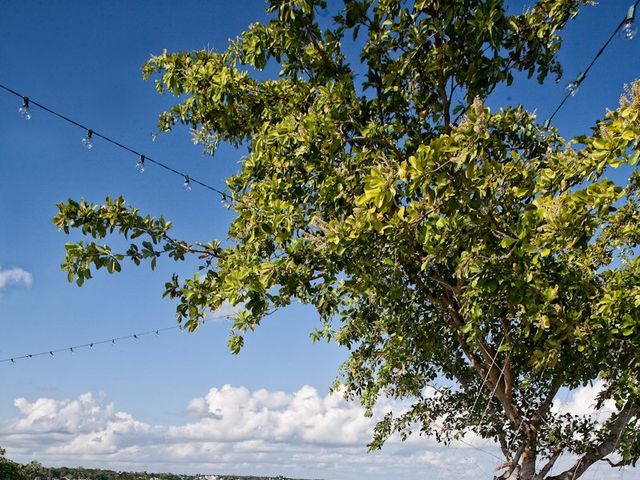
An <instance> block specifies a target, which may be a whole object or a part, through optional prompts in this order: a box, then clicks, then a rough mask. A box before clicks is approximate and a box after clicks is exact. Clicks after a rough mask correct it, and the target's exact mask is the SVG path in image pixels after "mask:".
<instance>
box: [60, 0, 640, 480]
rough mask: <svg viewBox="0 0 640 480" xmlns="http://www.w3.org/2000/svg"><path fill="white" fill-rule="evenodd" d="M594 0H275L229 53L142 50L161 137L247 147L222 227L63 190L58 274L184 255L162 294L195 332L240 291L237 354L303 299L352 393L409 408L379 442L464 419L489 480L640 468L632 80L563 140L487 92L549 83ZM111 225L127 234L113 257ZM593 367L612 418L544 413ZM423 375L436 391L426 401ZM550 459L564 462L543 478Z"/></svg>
mask: <svg viewBox="0 0 640 480" xmlns="http://www.w3.org/2000/svg"><path fill="white" fill-rule="evenodd" d="M586 3H589V2H588V1H587V0H539V1H538V2H537V3H536V4H535V5H534V6H533V7H531V8H530V9H528V10H527V11H525V12H524V13H518V14H509V13H508V12H507V11H506V7H505V5H504V2H503V1H502V0H415V1H410V0H379V1H377V2H375V1H373V0H344V4H343V5H342V6H341V11H340V12H338V13H336V12H332V14H333V13H336V15H335V16H333V17H327V16H326V15H324V14H325V13H326V5H325V2H324V1H323V0H270V2H269V7H268V10H269V13H270V19H269V21H268V22H266V23H255V24H253V25H251V26H250V27H249V28H248V30H247V31H246V32H244V33H243V34H242V35H241V36H240V37H239V38H238V39H237V40H236V41H233V42H232V43H231V44H230V45H229V48H228V49H227V50H226V51H224V52H221V53H217V52H212V51H208V50H207V51H196V52H188V53H173V54H172V53H167V52H165V53H163V54H161V55H158V56H153V57H152V58H151V59H150V60H149V62H148V63H147V64H146V65H145V66H144V69H143V73H144V77H145V78H150V77H153V78H155V79H156V88H157V89H158V91H159V92H169V93H171V94H172V95H175V96H176V97H179V98H180V101H179V103H178V104H177V105H176V106H175V107H173V108H172V109H170V110H169V111H167V112H166V113H164V114H163V115H162V116H161V118H160V128H161V129H162V130H171V128H172V127H173V126H174V125H176V124H184V125H187V126H189V127H191V128H192V129H193V135H194V139H195V140H196V141H198V142H200V143H202V144H203V145H204V146H205V147H206V148H207V149H208V150H210V151H211V152H213V151H214V150H215V149H216V147H217V146H218V144H219V143H220V142H226V143H229V144H232V145H235V146H237V147H239V148H241V149H245V148H246V149H247V150H248V153H247V154H246V155H245V156H244V157H243V158H242V162H241V166H240V168H239V171H238V173H237V174H236V175H234V176H232V177H230V178H228V179H227V191H226V200H227V202H228V203H229V206H230V208H231V209H233V210H234V212H235V214H236V216H235V219H234V221H233V222H232V224H231V225H230V228H229V235H228V239H224V241H223V242H218V241H214V242H211V243H208V242H202V243H198V244H188V243H186V242H183V241H180V240H179V239H175V238H173V237H171V236H170V234H169V230H170V227H171V225H170V223H168V222H166V221H165V220H163V219H162V218H159V219H156V218H153V217H149V216H143V215H141V214H140V213H139V212H138V210H136V209H134V208H133V207H131V206H129V205H128V204H127V203H126V202H125V201H124V200H123V199H122V198H119V199H107V201H106V202H105V203H104V204H103V205H95V204H92V203H87V202H85V201H74V200H69V201H68V202H67V203H63V204H60V205H59V213H58V215H57V216H56V218H55V223H56V225H57V226H58V228H60V229H63V230H64V231H66V232H69V231H70V229H80V230H81V231H82V232H83V233H84V234H85V235H87V236H88V237H92V238H89V239H88V240H87V241H83V242H76V243H71V244H68V245H67V256H66V260H65V262H64V264H63V268H64V269H65V270H66V271H67V272H68V275H69V279H70V280H76V281H77V282H78V283H79V284H81V283H82V282H83V281H84V280H85V279H87V278H89V277H90V276H91V274H92V272H93V270H95V269H99V268H101V267H106V268H107V269H108V270H109V271H110V272H113V271H119V270H120V268H121V262H122V261H123V260H125V259H130V260H132V261H133V262H135V263H136V264H139V263H141V262H142V261H145V260H151V261H152V262H153V263H154V264H155V261H156V259H157V258H158V257H160V256H162V255H163V254H166V255H168V256H170V257H172V258H174V259H176V260H181V259H183V258H185V256H188V255H194V256H197V257H198V258H199V259H200V262H201V267H200V269H199V270H200V271H199V272H198V273H197V274H196V275H194V277H193V278H189V279H180V278H178V277H176V276H174V278H173V279H172V280H171V281H169V282H168V283H167V285H166V292H165V294H166V295H168V296H169V297H171V298H174V299H176V300H177V316H178V321H180V322H184V325H185V326H186V327H187V328H189V329H191V330H195V329H196V328H197V327H198V325H199V323H200V322H201V320H202V319H203V318H204V317H205V315H207V312H209V311H212V310H216V309H217V308H218V307H220V305H222V304H223V302H225V301H228V302H230V303H231V304H233V305H238V306H242V307H243V308H242V310H241V312H240V313H238V314H237V316H236V318H235V321H234V323H233V331H232V333H231V337H230V341H229V345H230V347H231V349H232V350H233V351H234V352H238V351H239V350H240V349H241V347H242V343H243V335H245V334H247V332H248V331H249V330H253V329H254V328H256V326H257V325H258V324H259V323H260V322H261V321H262V320H263V319H264V317H265V316H266V315H267V314H268V313H270V312H271V311H273V310H274V309H278V308H282V307H285V306H286V305H288V304H290V303H291V302H292V301H294V300H298V301H301V302H303V303H309V304H312V305H313V306H314V307H315V308H316V309H317V312H318V314H319V318H320V320H321V323H320V324H319V329H318V330H317V331H316V332H314V336H315V338H327V339H331V340H335V341H336V342H337V343H338V344H340V345H342V346H344V347H346V348H347V349H348V351H349V354H350V355H349V357H348V360H347V361H346V363H345V365H344V368H343V369H342V370H341V372H340V374H339V377H338V381H339V382H340V383H341V384H342V385H343V391H344V392H345V395H347V396H348V397H349V398H359V399H360V400H361V401H362V402H363V404H364V405H365V406H366V407H369V408H370V407H372V406H373V405H374V404H375V403H376V400H377V399H378V398H379V397H380V396H381V395H386V396H391V397H396V398H403V399H407V400H409V401H410V404H411V407H410V408H409V409H408V410H406V411H402V412H395V413H394V414H392V413H390V414H389V415H388V416H387V417H385V418H384V419H383V420H382V421H381V422H380V423H379V424H378V426H377V428H376V429H375V432H374V437H373V440H372V443H371V448H379V447H380V446H381V445H382V444H383V442H384V440H385V439H386V438H387V437H388V436H389V435H391V434H394V433H399V434H400V435H402V436H406V435H408V434H410V433H411V432H414V431H415V432H419V433H421V434H426V435H433V436H435V437H436V438H437V439H438V440H439V441H442V442H449V441H451V440H452V439H453V438H459V437H460V436H461V435H463V434H465V433H469V432H473V433H475V434H476V435H479V436H481V437H483V438H486V439H493V440H494V441H495V442H496V443H497V444H498V445H499V446H500V447H501V449H502V452H503V454H504V460H505V461H504V464H503V465H502V469H501V470H500V471H499V472H498V473H497V474H496V475H497V477H498V478H509V477H515V478H518V479H521V480H533V479H553V480H565V479H566V480H568V479H577V478H579V477H580V476H582V475H583V474H584V472H585V471H586V470H587V469H588V468H589V467H591V466H592V465H593V464H594V463H596V462H599V461H609V463H611V464H614V463H616V464H618V465H629V464H634V463H635V461H636V460H637V459H638V457H639V456H640V425H639V424H638V417H639V415H638V413H639V409H640V382H639V377H638V372H640V349H639V347H640V259H639V258H638V255H637V251H638V250H637V247H638V242H639V241H640V223H639V222H638V220H639V213H640V212H639V208H640V206H639V201H640V199H639V198H638V192H639V189H640V174H639V173H638V171H637V170H636V169H635V167H634V165H635V163H636V161H637V159H638V148H637V147H638V142H639V140H640V122H639V118H640V117H639V116H640V84H635V85H633V86H632V87H630V89H629V91H628V92H627V95H626V96H624V97H623V98H622V100H621V103H620V106H619V108H617V110H615V111H612V112H610V113H608V114H607V115H606V117H605V118H604V119H603V120H602V121H600V122H598V124H597V125H595V126H594V128H593V131H592V132H591V134H589V135H587V136H583V137H579V138H575V139H573V140H571V141H565V140H564V139H562V138H561V137H560V136H559V135H558V132H557V131H556V130H555V129H553V128H545V127H544V126H542V125H541V124H540V123H539V122H538V121H537V120H536V118H535V116H534V115H533V114H531V113H528V112H527V111H525V110H524V109H523V108H522V107H521V106H506V107H505V108H504V109H501V110H499V111H495V112H492V111H490V110H489V109H488V108H487V107H486V106H485V105H484V99H485V98H486V97H487V96H488V95H490V93H491V92H492V91H493V90H494V88H495V87H496V86H498V85H500V84H503V83H504V84H510V83H511V81H512V79H513V76H514V75H515V74H517V73H518V72H525V73H526V74H528V76H529V77H535V78H536V79H537V81H539V82H542V81H544V80H545V79H546V78H547V77H548V76H550V75H554V76H558V75H560V73H561V70H560V65H559V64H558V62H557V60H556V53H557V51H558V49H559V47H560V36H559V31H560V30H561V29H562V28H563V27H564V26H565V24H566V22H567V21H568V20H569V19H570V18H571V17H572V16H573V15H575V14H576V13H577V10H578V8H579V7H581V6H582V5H583V4H586ZM319 14H323V15H322V16H320V15H319ZM319 20H320V22H319ZM321 25H322V26H321ZM354 51H356V57H354V58H352V57H350V56H349V53H348V52H352V53H353V52H354ZM273 67H275V68H278V69H279V70H280V71H279V74H278V75H276V76H275V78H272V79H268V80H264V79H262V80H261V79H258V78H264V74H260V75H256V72H257V71H259V70H262V69H265V68H268V69H270V71H271V69H272V68H273ZM616 167H622V168H620V169H619V171H620V172H622V173H621V174H620V175H619V176H618V177H616V178H622V179H623V181H618V182H617V183H614V182H613V181H612V180H611V179H610V178H611V177H610V176H608V172H609V171H610V170H611V169H613V168H616ZM110 234H116V235H120V236H124V237H126V238H128V239H130V243H131V246H130V247H129V248H128V249H126V250H124V251H121V252H116V251H113V250H112V249H111V248H109V247H108V246H107V245H104V244H103V243H102V242H103V239H104V238H105V237H107V236H109V235H110ZM143 240H144V241H143ZM597 378H600V379H602V380H603V382H604V389H603V390H602V392H601V393H600V395H599V397H598V407H600V406H602V404H603V402H605V401H607V400H612V401H614V402H615V406H616V408H615V409H614V411H613V413H609V414H607V418H606V419H605V420H604V421H601V422H599V423H596V422H595V421H594V420H593V419H592V417H589V416H584V415H583V416H578V415H572V414H569V413H564V414H561V413H558V412H557V410H555V409H552V408H551V407H552V404H553V402H554V399H555V398H556V396H557V394H558V392H559V391H560V389H573V388H576V387H579V386H581V385H585V384H587V383H588V382H590V381H592V380H594V379H597ZM434 382H435V383H440V384H441V385H442V384H445V385H448V386H447V387H446V388H440V389H438V392H437V394H435V395H433V394H427V391H428V389H427V388H426V387H427V386H428V385H430V384H432V383H434ZM484 405H488V408H487V409H486V410H485V409H484V408H483V407H482V406H484ZM562 455H567V456H568V458H569V459H572V458H573V459H575V463H574V461H573V460H571V462H570V464H569V465H570V466H569V467H567V468H566V470H564V471H559V472H555V473H554V471H553V467H554V464H555V462H556V460H557V459H558V458H559V457H560V456H562ZM555 470H562V469H558V468H556V469H555Z"/></svg>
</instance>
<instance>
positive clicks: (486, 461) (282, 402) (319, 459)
mask: <svg viewBox="0 0 640 480" xmlns="http://www.w3.org/2000/svg"><path fill="white" fill-rule="evenodd" d="M597 388H598V385H596V386H595V387H593V388H592V387H585V389H581V390H579V391H577V392H574V394H573V395H572V397H571V400H570V401H569V403H566V404H564V405H561V407H560V408H562V409H571V410H573V411H575V412H578V411H580V412H584V413H588V411H589V408H590V404H591V403H592V402H593V398H594V397H595V394H596V393H597V392H596V390H597ZM14 406H15V408H16V410H17V414H16V416H15V417H14V418H10V419H5V420H0V445H2V446H3V447H6V448H7V450H8V454H9V456H10V457H12V458H14V459H16V460H19V461H29V460H31V459H34V458H35V459H38V460H40V461H42V462H43V463H44V464H46V465H68V466H80V465H82V466H96V467H104V468H111V469H115V470H147V471H173V472H177V473H209V474H224V473H228V474H230V473H236V474H247V475H250V474H260V475H272V476H275V475H285V476H289V477H305V478H325V479H332V480H356V479H362V478H367V479H374V480H382V479H385V480H387V479H389V478H398V479H403V480H418V479H421V480H423V479H425V478H429V479H450V478H458V479H469V480H471V479H476V478H491V475H492V473H494V470H495V468H496V467H497V466H498V464H499V463H500V462H499V461H498V460H497V459H496V458H494V457H492V456H491V454H496V455H498V456H499V451H498V449H496V448H495V447H494V446H492V445H491V444H489V443H488V442H487V441H483V440H479V439H471V442H470V444H469V443H467V444H457V445H453V446H451V447H441V446H438V445H436V444H435V443H434V442H433V441H432V440H430V439H426V438H423V437H411V438H410V439H409V440H408V441H406V442H400V441H399V440H397V439H392V440H390V441H389V442H388V443H387V445H386V446H385V447H384V448H383V450H382V451H381V452H375V453H369V454H367V453H366V444H367V442H368V441H369V439H370V438H371V431H372V428H373V425H374V424H375V421H376V417H377V418H380V417H381V416H382V415H383V414H384V413H385V412H387V411H389V410H394V411H396V412H397V411H398V410H401V409H402V408H403V405H402V404H400V403H398V402H393V401H390V400H383V401H382V402H381V404H380V405H379V406H378V407H377V409H376V410H375V412H374V418H367V417H365V416H364V415H363V410H362V408H361V407H360V406H359V405H358V404H357V403H355V402H346V401H344V400H343V398H342V396H341V395H339V394H333V395H324V396H323V395H320V394H319V393H318V392H317V390H316V389H314V388H313V387H310V386H303V387H302V388H300V389H299V390H298V391H296V392H293V393H286V392H280V391H268V390H255V391H250V390H248V389H246V388H244V387H234V386H231V385H224V386H222V387H219V388H218V387H215V388H211V389H210V390H209V391H208V392H207V393H206V394H205V395H203V396H201V397H197V398H194V399H192V400H191V401H190V402H189V403H188V405H187V406H186V413H187V414H188V416H189V420H188V421H187V422H186V423H182V424H175V425H152V424H149V423H146V422H142V421H139V420H137V419H136V418H134V416H132V415H131V414H129V413H126V412H122V411H118V410H117V409H116V407H115V406H114V405H113V404H112V403H106V402H104V401H103V400H102V399H100V398H97V397H96V396H94V395H93V394H91V393H86V394H83V395H80V396H79V397H78V398H75V399H66V400H56V399H51V398H40V399H37V400H34V401H29V400H26V399H24V398H19V399H16V400H15V401H14ZM469 440H470V439H467V441H469ZM470 445H471V446H470ZM474 447H480V448H482V450H484V452H482V451H480V450H478V449H477V448H474ZM636 473H637V472H636ZM617 474H618V472H617V471H615V472H614V471H610V469H606V470H605V469H603V470H602V471H601V472H599V478H612V479H613V478H617V476H616V475H617Z"/></svg>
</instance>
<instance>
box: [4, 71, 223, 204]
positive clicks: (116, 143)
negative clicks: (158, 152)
mask: <svg viewBox="0 0 640 480" xmlns="http://www.w3.org/2000/svg"><path fill="white" fill-rule="evenodd" d="M0 89H2V90H4V91H6V92H8V93H10V94H11V95H15V96H16V97H19V98H21V99H22V100H23V101H25V102H27V101H28V105H35V106H36V107H38V108H40V109H41V110H44V111H45V112H47V113H50V114H51V115H53V116H55V117H57V118H59V119H60V120H63V121H64V122H67V123H69V124H70V125H73V126H75V127H78V128H80V129H82V130H84V131H85V132H91V136H94V137H99V138H101V139H102V140H104V141H106V142H108V143H110V144H112V145H114V146H116V147H118V148H120V149H122V150H125V151H127V152H129V153H132V154H134V155H136V157H138V159H141V160H142V161H143V162H147V161H148V162H150V163H153V164H154V165H157V166H159V167H160V168H163V169H164V170H166V171H168V172H170V173H173V174H175V175H179V176H181V177H182V178H183V179H184V180H185V182H186V183H195V184H197V185H200V186H201V187H203V188H206V189H208V190H211V191H212V192H215V193H217V194H218V195H220V196H221V197H222V200H224V201H226V200H227V198H228V194H227V193H225V192H224V191H222V190H220V189H218V188H216V187H213V186H211V185H209V184H207V183H205V182H203V181H201V180H198V179H196V178H194V177H192V176H191V175H189V174H187V173H185V172H181V171H180V170H176V169H175V168H173V167H171V166H169V165H167V164H166V163H163V162H161V161H159V160H155V159H154V158H151V157H149V156H148V155H146V154H143V153H141V152H139V151H138V150H136V149H134V148H132V147H129V146H127V145H125V144H123V143H122V142H119V141H117V140H114V139H113V138H111V137H109V136H107V135H105V134H103V133H100V132H97V131H96V130H94V129H92V128H89V127H87V126H86V125H83V124H82V123H80V122H78V121H76V120H74V119H72V118H70V117H68V116H66V115H63V114H61V113H60V112H57V111H56V110H54V109H53V108H51V107H47V106H46V105H44V104H42V103H40V102H37V101H35V100H33V99H32V98H31V97H29V96H27V95H23V94H21V93H20V92H18V91H16V90H14V89H13V88H11V87H8V86H6V85H3V84H2V83H0Z"/></svg>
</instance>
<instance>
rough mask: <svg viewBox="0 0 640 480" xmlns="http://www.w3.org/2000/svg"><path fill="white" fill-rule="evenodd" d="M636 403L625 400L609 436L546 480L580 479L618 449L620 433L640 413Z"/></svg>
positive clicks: (636, 400)
mask: <svg viewBox="0 0 640 480" xmlns="http://www.w3.org/2000/svg"><path fill="white" fill-rule="evenodd" d="M637 402H638V399H637V398H632V399H629V400H627V403H626V404H625V406H624V408H623V409H622V410H620V412H619V413H618V415H617V416H616V418H615V420H613V422H612V427H611V430H610V431H609V434H608V435H607V436H606V437H605V438H604V439H603V440H602V441H601V442H600V444H599V445H597V446H596V447H595V448H594V449H593V450H591V451H589V452H587V453H585V454H584V455H583V456H582V457H580V458H579V459H578V461H577V462H576V463H575V465H574V466H573V467H571V468H569V469H568V470H565V471H564V472H562V473H560V474H558V475H554V476H552V477H547V480H576V479H577V478H580V476H581V475H582V474H583V473H584V472H586V471H587V469H588V468H589V467H590V466H591V465H593V464H594V463H595V462H597V461H599V460H602V459H603V458H604V457H606V456H607V455H609V454H611V453H613V452H614V451H615V449H616V448H618V444H619V443H620V439H621V438H622V433H623V432H624V429H625V427H626V426H627V424H628V423H629V421H630V420H631V418H632V417H634V416H636V415H638V413H640V408H639V407H638V405H637Z"/></svg>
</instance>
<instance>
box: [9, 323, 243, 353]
mask: <svg viewBox="0 0 640 480" xmlns="http://www.w3.org/2000/svg"><path fill="white" fill-rule="evenodd" d="M221 318H231V315H217V316H213V317H209V318H207V319H205V320H201V321H200V323H201V324H203V325H204V324H205V323H207V322H209V321H211V320H217V319H221ZM169 330H179V331H182V330H183V328H182V325H175V326H173V327H165V328H156V329H154V330H149V331H146V332H138V333H132V334H131V335H125V336H122V337H114V338H109V339H107V340H97V341H93V342H89V343H83V344H80V345H72V346H70V347H64V348H57V349H48V350H43V351H42V352H39V353H28V354H25V355H14V356H13V357H8V358H2V359H0V363H10V364H11V365H16V364H17V361H18V360H26V359H31V358H34V357H41V356H50V357H55V354H56V353H63V352H70V353H76V352H77V351H78V350H82V349H93V347H94V346H96V345H103V344H108V343H110V344H111V345H115V344H116V342H120V341H123V340H139V339H140V338H141V337H144V336H155V337H159V336H160V332H165V331H169Z"/></svg>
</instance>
